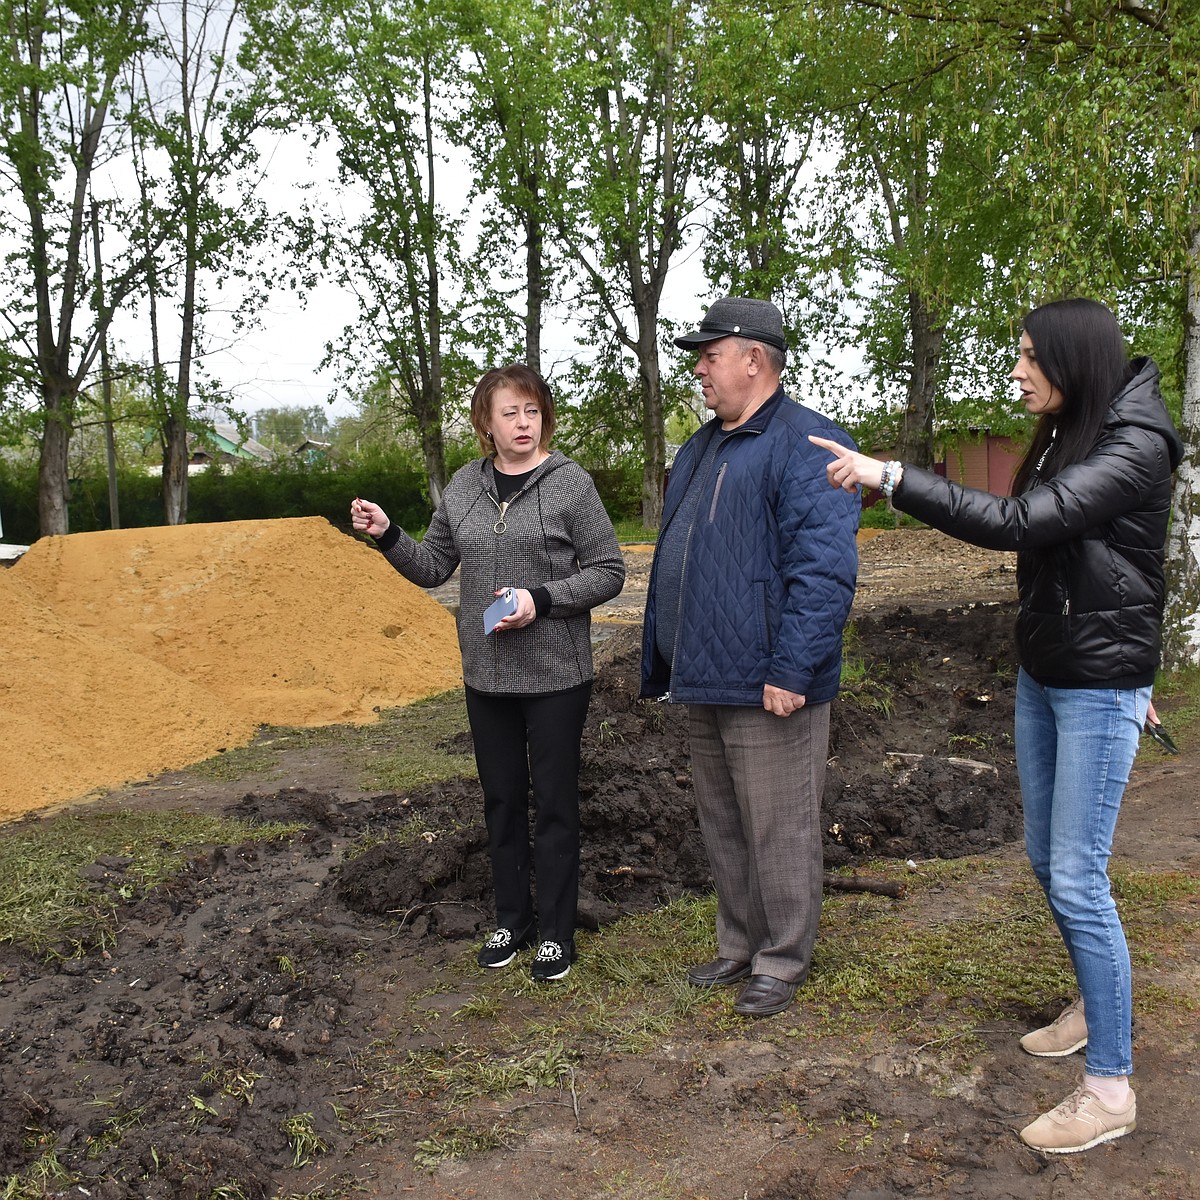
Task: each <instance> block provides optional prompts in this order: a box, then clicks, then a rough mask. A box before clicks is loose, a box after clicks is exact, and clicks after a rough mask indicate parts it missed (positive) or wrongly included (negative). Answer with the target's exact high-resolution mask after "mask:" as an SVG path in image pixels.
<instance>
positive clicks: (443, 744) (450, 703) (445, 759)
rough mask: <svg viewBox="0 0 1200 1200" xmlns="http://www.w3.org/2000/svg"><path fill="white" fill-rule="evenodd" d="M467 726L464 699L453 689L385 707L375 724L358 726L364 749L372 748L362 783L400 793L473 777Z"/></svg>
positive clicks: (471, 752)
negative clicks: (361, 734) (412, 702)
mask: <svg viewBox="0 0 1200 1200" xmlns="http://www.w3.org/2000/svg"><path fill="white" fill-rule="evenodd" d="M467 728H468V725H467V702H466V698H465V696H464V695H463V693H462V691H461V690H458V689H456V690H454V691H450V692H442V693H441V694H439V695H437V696H431V697H430V698H429V699H428V700H421V701H418V702H417V703H415V704H410V705H408V706H406V707H405V708H394V709H388V710H387V711H385V712H384V713H383V714H381V716H380V718H379V723H378V724H376V725H367V726H365V727H364V728H363V734H364V748H365V749H367V750H371V751H374V752H375V753H374V754H373V755H372V757H371V759H370V764H369V766H368V767H367V769H366V771H365V772H364V774H363V779H362V786H363V787H364V788H382V789H388V790H390V791H397V792H400V791H407V790H409V789H411V788H416V787H424V786H426V785H428V784H431V783H439V782H441V781H443V780H446V779H474V778H476V772H475V754H474V751H473V749H472V748H471V743H470V740H469V738H467V737H465V732H466V730H467Z"/></svg>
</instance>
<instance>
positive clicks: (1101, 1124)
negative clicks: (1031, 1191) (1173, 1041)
mask: <svg viewBox="0 0 1200 1200" xmlns="http://www.w3.org/2000/svg"><path fill="white" fill-rule="evenodd" d="M1136 1128H1137V1099H1136V1097H1135V1096H1134V1094H1133V1091H1132V1090H1130V1093H1129V1103H1128V1104H1126V1105H1125V1107H1124V1108H1121V1109H1113V1108H1109V1107H1108V1106H1107V1105H1106V1104H1103V1103H1102V1102H1101V1100H1100V1098H1099V1097H1098V1096H1096V1095H1094V1094H1093V1093H1092V1092H1089V1091H1087V1090H1086V1089H1084V1088H1082V1087H1078V1088H1076V1089H1075V1090H1074V1091H1073V1092H1072V1093H1071V1094H1070V1095H1069V1096H1068V1097H1067V1098H1066V1099H1065V1100H1064V1101H1063V1102H1062V1103H1061V1104H1060V1105H1059V1106H1058V1107H1057V1108H1052V1109H1051V1110H1050V1111H1049V1112H1048V1113H1046V1114H1045V1115H1044V1116H1040V1117H1038V1119H1037V1120H1036V1121H1034V1122H1033V1123H1032V1124H1031V1125H1026V1126H1025V1128H1024V1129H1022V1130H1021V1141H1023V1142H1024V1143H1025V1145H1027V1146H1032V1147H1033V1148H1034V1149H1035V1150H1040V1151H1041V1152H1042V1153H1043V1154H1075V1153H1076V1152H1077V1151H1079V1150H1090V1149H1091V1148H1092V1147H1093V1146H1098V1145H1100V1143H1101V1142H1111V1141H1112V1140H1113V1138H1119V1137H1121V1135H1122V1134H1126V1133H1132V1132H1133V1131H1134V1130H1135V1129H1136Z"/></svg>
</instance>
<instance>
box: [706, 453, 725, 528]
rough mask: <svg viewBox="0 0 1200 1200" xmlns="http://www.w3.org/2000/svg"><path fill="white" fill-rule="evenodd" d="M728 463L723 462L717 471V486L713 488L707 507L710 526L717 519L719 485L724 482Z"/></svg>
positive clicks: (719, 494) (719, 495) (719, 496)
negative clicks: (710, 501)
mask: <svg viewBox="0 0 1200 1200" xmlns="http://www.w3.org/2000/svg"><path fill="white" fill-rule="evenodd" d="M728 469H729V463H728V462H723V463H722V464H721V466H720V467H719V468H718V470H717V485H716V487H714V488H713V498H712V503H711V504H710V505H709V506H708V523H709V524H710V525H711V524H712V523H713V522H714V521H715V520H716V519H717V501H718V500H720V498H721V484H722V483H724V482H725V472H726V471H727V470H728Z"/></svg>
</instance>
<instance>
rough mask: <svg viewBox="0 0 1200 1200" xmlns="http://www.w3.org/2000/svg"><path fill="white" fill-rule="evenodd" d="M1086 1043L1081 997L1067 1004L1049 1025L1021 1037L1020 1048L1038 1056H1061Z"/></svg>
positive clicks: (1085, 1022)
mask: <svg viewBox="0 0 1200 1200" xmlns="http://www.w3.org/2000/svg"><path fill="white" fill-rule="evenodd" d="M1086 1045H1087V1021H1086V1020H1085V1019H1084V1015H1083V1000H1082V999H1080V1000H1076V1001H1075V1003H1074V1004H1069V1005H1067V1007H1066V1008H1064V1009H1063V1010H1062V1012H1060V1013H1059V1014H1058V1016H1057V1017H1056V1018H1055V1019H1054V1020H1053V1021H1051V1022H1050V1024H1049V1025H1046V1026H1044V1027H1043V1028H1041V1029H1035V1030H1034V1031H1033V1032H1032V1033H1027V1034H1026V1035H1025V1036H1024V1037H1023V1038H1022V1039H1021V1049H1022V1050H1024V1051H1025V1052H1026V1053H1027V1054H1036V1055H1037V1056H1038V1057H1039V1058H1063V1057H1065V1056H1066V1055H1068V1054H1074V1053H1075V1051H1076V1050H1079V1049H1080V1048H1081V1047H1083V1046H1086Z"/></svg>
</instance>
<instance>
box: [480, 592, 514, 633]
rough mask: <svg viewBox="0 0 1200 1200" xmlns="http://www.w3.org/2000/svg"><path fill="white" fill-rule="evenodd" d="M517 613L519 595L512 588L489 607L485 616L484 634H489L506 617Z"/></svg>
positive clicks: (501, 594)
mask: <svg viewBox="0 0 1200 1200" xmlns="http://www.w3.org/2000/svg"><path fill="white" fill-rule="evenodd" d="M516 611H517V593H516V592H515V591H513V589H512V588H505V589H504V591H502V592H501V593H500V595H498V596H497V597H496V599H495V600H494V601H493V602H492V603H491V604H489V605H488V606H487V611H486V612H484V614H483V632H484V633H485V634H489V633H491V632H492V630H493V629H495V628H496V626H497V625H498V624H499V623H500V622H501V621H503V620H504V618H505V617H511V616H512V615H513V613H515V612H516Z"/></svg>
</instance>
